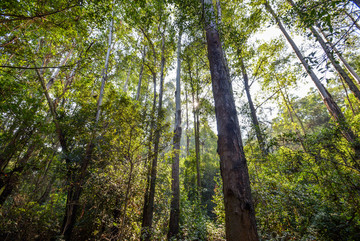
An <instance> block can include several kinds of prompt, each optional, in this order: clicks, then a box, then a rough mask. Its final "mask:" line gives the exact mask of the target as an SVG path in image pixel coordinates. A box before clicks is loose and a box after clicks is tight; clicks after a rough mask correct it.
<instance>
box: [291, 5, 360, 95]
mask: <svg viewBox="0 0 360 241" xmlns="http://www.w3.org/2000/svg"><path fill="white" fill-rule="evenodd" d="M287 1H288V2H289V3H290V5H291V6H293V7H295V9H296V10H298V8H297V7H296V6H295V4H294V2H293V1H292V0H287ZM298 12H299V13H300V16H301V12H300V11H299V10H298ZM309 28H310V31H311V33H312V34H313V35H314V36H315V38H316V40H317V41H318V42H319V43H320V46H321V47H322V48H323V50H324V52H325V54H326V56H327V57H328V58H329V60H330V62H331V63H332V65H333V66H334V68H335V70H336V71H337V72H338V73H339V75H340V78H342V79H343V80H344V81H345V83H346V84H347V85H348V86H349V88H350V90H351V92H353V94H354V95H355V97H356V98H357V99H358V100H360V90H359V88H358V87H357V86H356V85H355V83H354V82H353V80H352V79H351V78H350V76H349V75H348V74H347V73H346V71H345V70H344V69H343V68H342V67H341V66H340V64H339V63H338V61H337V60H336V59H335V57H334V55H333V53H332V52H331V50H330V49H329V47H328V46H327V45H326V42H325V41H324V39H323V38H322V37H321V35H320V33H319V32H318V31H317V30H316V29H315V28H314V27H313V26H310V27H309Z"/></svg>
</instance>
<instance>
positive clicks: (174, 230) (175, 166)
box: [168, 30, 182, 239]
mask: <svg viewBox="0 0 360 241" xmlns="http://www.w3.org/2000/svg"><path fill="white" fill-rule="evenodd" d="M181 35H182V33H181V30H180V32H179V37H178V43H177V70H176V92H175V103H176V111H175V129H174V137H173V145H174V146H173V151H174V157H173V160H172V172H171V177H172V181H171V192H172V198H171V206H170V208H171V209H170V222H169V232H168V239H171V238H173V237H176V236H177V234H178V233H179V220H180V178H179V161H180V141H181V132H182V130H181V98H180V97H181V89H180V71H181V59H180V53H181Z"/></svg>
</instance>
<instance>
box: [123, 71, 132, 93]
mask: <svg viewBox="0 0 360 241" xmlns="http://www.w3.org/2000/svg"><path fill="white" fill-rule="evenodd" d="M130 74H131V67H129V69H128V72H127V76H126V81H125V84H124V89H123V91H124V93H126V92H127V89H128V85H129V79H130Z"/></svg>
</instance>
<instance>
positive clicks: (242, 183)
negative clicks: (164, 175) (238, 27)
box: [204, 0, 259, 241]
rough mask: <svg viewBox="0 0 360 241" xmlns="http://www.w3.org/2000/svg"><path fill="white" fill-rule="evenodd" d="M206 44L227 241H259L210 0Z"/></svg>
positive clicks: (239, 138)
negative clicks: (215, 121)
mask: <svg viewBox="0 0 360 241" xmlns="http://www.w3.org/2000/svg"><path fill="white" fill-rule="evenodd" d="M204 8H205V17H206V25H205V30H206V40H207V48H208V58H209V63H210V72H211V81H212V89H213V94H214V100H215V114H216V120H217V130H218V153H219V156H220V167H221V176H222V179H223V192H224V199H225V200H224V201H225V230H226V239H227V240H228V241H233V240H244V241H247V240H258V239H259V238H258V234H257V228H256V221H255V210H254V207H253V203H252V198H251V189H250V181H249V174H248V168H247V163H246V159H245V155H244V150H243V146H242V140H241V134H240V127H239V121H238V117H237V113H236V107H235V101H234V97H233V93H232V87H231V83H230V76H229V73H228V70H227V66H226V62H225V59H224V54H223V50H222V47H221V41H220V36H219V33H218V31H217V28H216V24H215V23H214V21H212V16H214V9H213V5H212V1H211V0H205V1H204Z"/></svg>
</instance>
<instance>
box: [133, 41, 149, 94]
mask: <svg viewBox="0 0 360 241" xmlns="http://www.w3.org/2000/svg"><path fill="white" fill-rule="evenodd" d="M145 56H146V48H145V47H144V52H143V55H142V63H141V67H140V74H139V82H138V87H137V92H136V98H135V99H136V100H139V98H140V91H141V81H142V78H143V72H144V63H145Z"/></svg>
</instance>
